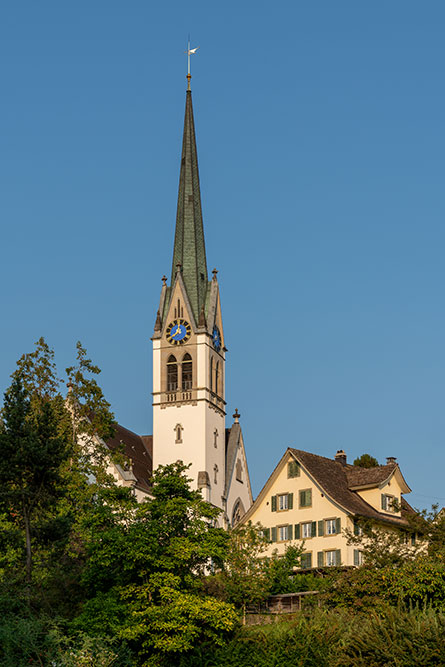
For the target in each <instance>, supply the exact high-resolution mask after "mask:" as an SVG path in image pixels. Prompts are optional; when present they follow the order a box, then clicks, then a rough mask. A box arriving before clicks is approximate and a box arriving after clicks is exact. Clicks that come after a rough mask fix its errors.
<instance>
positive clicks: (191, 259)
mask: <svg viewBox="0 0 445 667" xmlns="http://www.w3.org/2000/svg"><path fill="white" fill-rule="evenodd" d="M178 264H180V265H181V266H180V270H181V273H182V279H183V281H184V284H185V288H186V290H187V296H188V299H189V302H190V305H191V307H192V310H193V314H194V316H195V320H196V322H198V319H199V316H200V313H201V310H202V307H203V305H205V298H206V290H207V284H208V282H207V281H208V278H207V262H206V252H205V242H204V228H203V222H202V210H201V192H200V187H199V171H198V152H197V150H196V137H195V123H194V119H193V106H192V93H191V90H190V89H189V90H187V92H186V101H185V119H184V136H183V140H182V154H181V170H180V174H179V191H178V208H177V213H176V231H175V244H174V249H173V263H172V275H171V285H172V286H173V284H174V282H175V278H176V272H177V270H178Z"/></svg>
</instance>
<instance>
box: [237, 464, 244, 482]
mask: <svg viewBox="0 0 445 667" xmlns="http://www.w3.org/2000/svg"><path fill="white" fill-rule="evenodd" d="M236 479H237V480H238V482H242V481H243V464H242V463H241V461H240V460H239V459H238V461H237V462H236Z"/></svg>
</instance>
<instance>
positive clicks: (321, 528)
mask: <svg viewBox="0 0 445 667" xmlns="http://www.w3.org/2000/svg"><path fill="white" fill-rule="evenodd" d="M323 535H324V521H319V522H318V537H323Z"/></svg>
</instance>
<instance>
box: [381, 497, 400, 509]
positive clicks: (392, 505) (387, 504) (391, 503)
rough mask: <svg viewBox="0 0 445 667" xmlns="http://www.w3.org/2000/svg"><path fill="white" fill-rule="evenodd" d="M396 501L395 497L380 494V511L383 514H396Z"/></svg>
mask: <svg viewBox="0 0 445 667" xmlns="http://www.w3.org/2000/svg"><path fill="white" fill-rule="evenodd" d="M397 506H398V501H397V498H396V497H395V496H391V495H389V494H388V493H382V510H383V511H385V512H397V508H398V507H397Z"/></svg>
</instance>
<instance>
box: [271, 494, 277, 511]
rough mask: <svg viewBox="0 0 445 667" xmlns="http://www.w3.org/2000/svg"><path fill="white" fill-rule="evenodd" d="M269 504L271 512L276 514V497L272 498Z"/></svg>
mask: <svg viewBox="0 0 445 667" xmlns="http://www.w3.org/2000/svg"><path fill="white" fill-rule="evenodd" d="M270 504H271V509H272V512H276V511H277V497H276V496H272V498H271V500H270Z"/></svg>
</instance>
